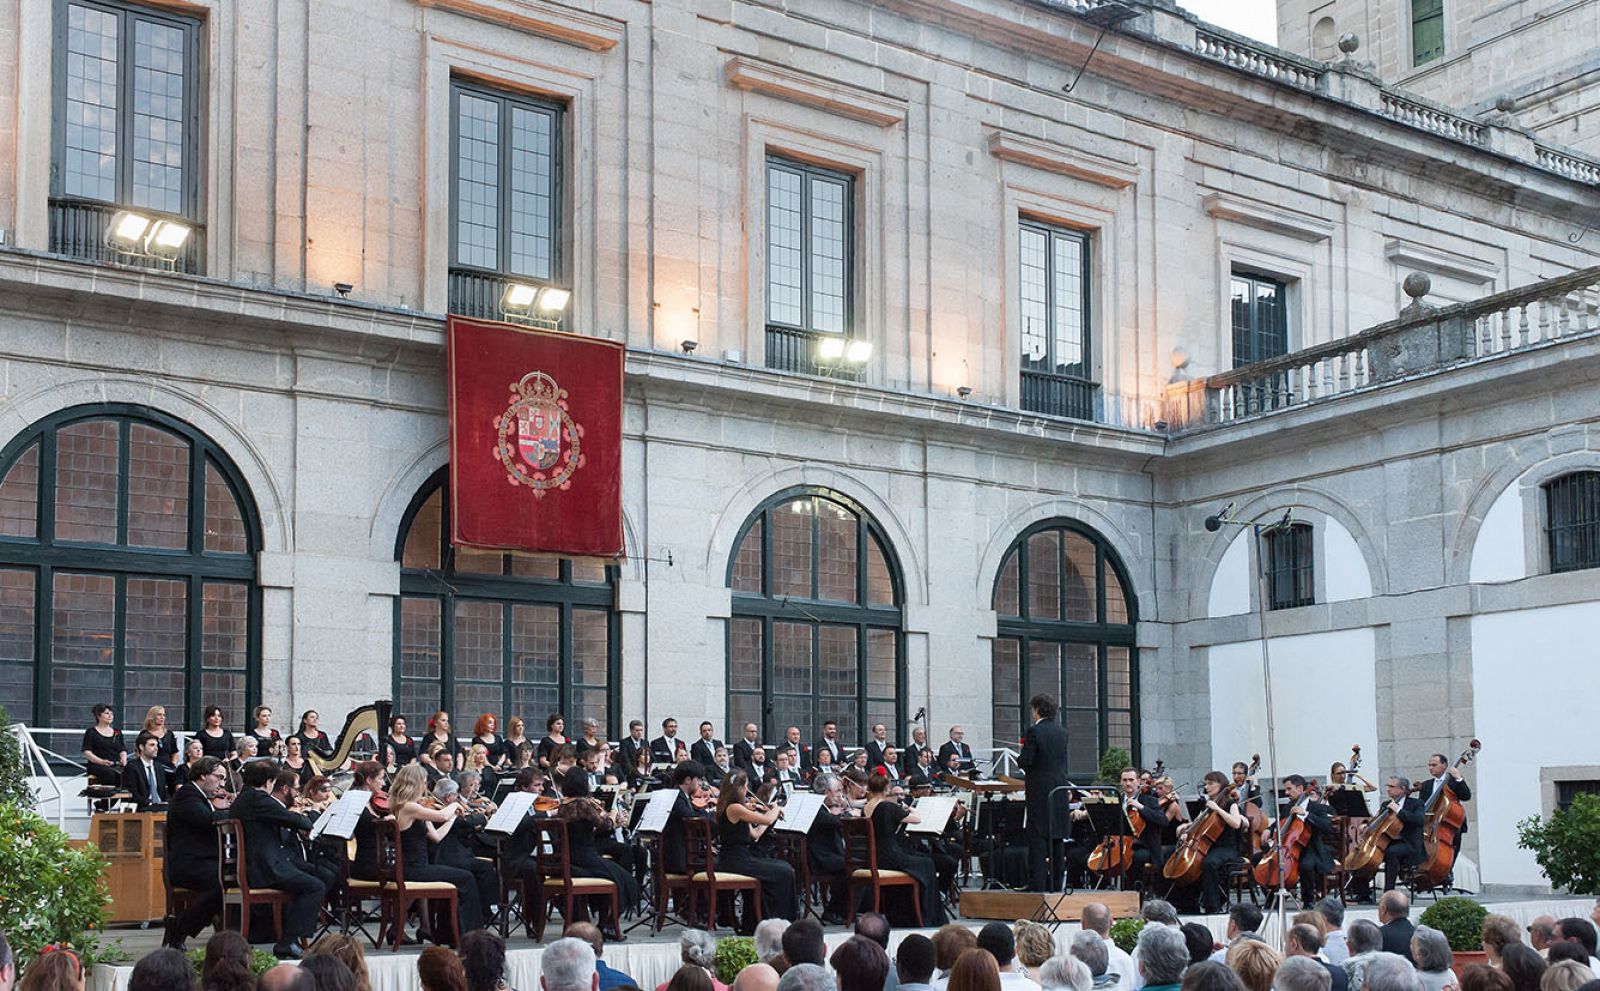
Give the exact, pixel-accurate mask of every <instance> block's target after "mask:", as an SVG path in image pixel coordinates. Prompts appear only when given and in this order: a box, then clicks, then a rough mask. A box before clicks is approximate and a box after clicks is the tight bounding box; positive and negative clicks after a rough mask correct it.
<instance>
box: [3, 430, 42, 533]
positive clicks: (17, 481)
mask: <svg viewBox="0 0 1600 991" xmlns="http://www.w3.org/2000/svg"><path fill="white" fill-rule="evenodd" d="M38 535H39V445H38V443H37V442H35V443H33V444H30V445H29V446H28V449H27V450H26V451H23V452H22V454H21V455H20V456H19V457H18V458H17V460H16V461H13V462H12V463H11V470H10V471H8V472H6V477H5V480H4V481H0V537H26V538H28V539H29V540H32V539H35V538H36V537H38Z"/></svg>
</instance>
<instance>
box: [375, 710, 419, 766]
mask: <svg viewBox="0 0 1600 991" xmlns="http://www.w3.org/2000/svg"><path fill="white" fill-rule="evenodd" d="M416 760H417V745H416V744H415V743H412V742H411V737H410V736H409V735H408V734H407V733H406V717H404V716H394V717H392V718H391V719H390V720H389V735H388V736H386V737H384V740H383V757H382V759H381V761H380V763H382V764H384V765H386V766H388V767H405V766H406V765H407V764H414V763H416Z"/></svg>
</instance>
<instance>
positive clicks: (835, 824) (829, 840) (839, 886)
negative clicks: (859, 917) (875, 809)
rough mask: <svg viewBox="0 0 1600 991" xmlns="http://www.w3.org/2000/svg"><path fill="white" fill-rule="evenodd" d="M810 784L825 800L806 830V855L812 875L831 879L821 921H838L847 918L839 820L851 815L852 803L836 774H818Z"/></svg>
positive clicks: (824, 923) (836, 923)
mask: <svg viewBox="0 0 1600 991" xmlns="http://www.w3.org/2000/svg"><path fill="white" fill-rule="evenodd" d="M811 788H812V791H814V792H816V793H817V794H818V795H821V796H822V798H823V803H822V808H820V809H818V810H817V817H816V818H815V819H813V820H812V821H811V829H810V830H809V831H808V832H807V833H806V856H807V858H808V859H809V861H810V866H811V875H812V877H815V878H823V877H826V878H831V879H832V881H831V883H830V884H829V885H828V901H827V904H826V905H824V906H823V909H822V924H823V925H826V926H832V925H838V924H840V923H842V922H844V910H845V898H846V893H847V889H848V883H847V879H846V877H845V873H844V831H843V830H842V829H841V828H840V826H839V821H840V820H841V819H844V818H845V817H847V816H849V815H850V803H849V802H848V801H847V800H846V799H845V797H844V782H843V781H841V780H840V778H839V776H838V775H836V774H818V775H817V776H816V777H815V778H813V779H812V783H811Z"/></svg>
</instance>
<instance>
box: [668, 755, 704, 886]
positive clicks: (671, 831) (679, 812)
mask: <svg viewBox="0 0 1600 991" xmlns="http://www.w3.org/2000/svg"><path fill="white" fill-rule="evenodd" d="M704 775H705V772H704V771H703V770H701V769H700V765H699V764H696V763H695V762H694V761H692V760H686V761H684V762H683V763H682V764H679V765H678V766H677V767H675V768H673V769H672V778H671V781H672V786H673V787H674V788H677V789H678V797H677V799H676V800H675V801H674V802H673V803H672V811H671V812H669V813H667V824H666V826H665V827H663V828H662V830H661V863H662V866H663V867H664V868H665V869H666V872H667V873H668V874H682V873H684V872H686V871H687V870H688V866H689V859H688V858H689V845H688V839H687V838H686V837H685V836H684V832H683V823H684V820H686V819H705V818H707V817H708V814H709V813H708V811H703V810H701V809H697V808H695V807H694V803H693V802H692V801H690V796H692V795H693V794H694V793H695V792H697V791H699V790H700V781H701V779H702V778H703V777H704Z"/></svg>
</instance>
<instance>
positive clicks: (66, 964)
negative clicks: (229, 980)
mask: <svg viewBox="0 0 1600 991" xmlns="http://www.w3.org/2000/svg"><path fill="white" fill-rule="evenodd" d="M179 959H182V960H183V965H184V969H185V970H188V969H189V961H188V960H187V959H185V958H183V957H182V955H181V954H180V955H179ZM141 962H142V961H141ZM158 969H159V968H152V973H150V974H146V975H144V977H145V980H144V981H143V983H142V984H141V987H142V988H144V989H146V991H155V989H156V988H165V987H167V985H165V984H160V983H157V982H156V981H155V980H154V979H153V974H154V971H155V970H158ZM134 973H135V974H136V975H137V974H138V968H135V969H134ZM188 976H189V983H187V984H184V983H181V982H179V983H176V984H173V985H171V986H172V987H175V988H192V987H194V973H193V972H192V971H191V972H190V973H189V975H188ZM83 982H84V974H83V964H82V962H80V961H79V959H78V955H77V954H76V953H74V952H73V951H72V950H69V949H67V948H66V947H59V948H58V947H56V946H55V944H53V943H52V944H51V945H50V946H47V947H45V948H44V949H43V950H41V951H40V953H39V955H38V956H36V957H34V958H33V962H31V963H29V964H28V969H27V970H25V971H23V973H22V981H21V983H19V984H18V985H17V987H18V989H19V991H83V988H84V983H83ZM128 986H129V987H132V986H133V982H132V981H131V980H130V981H129V984H128Z"/></svg>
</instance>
